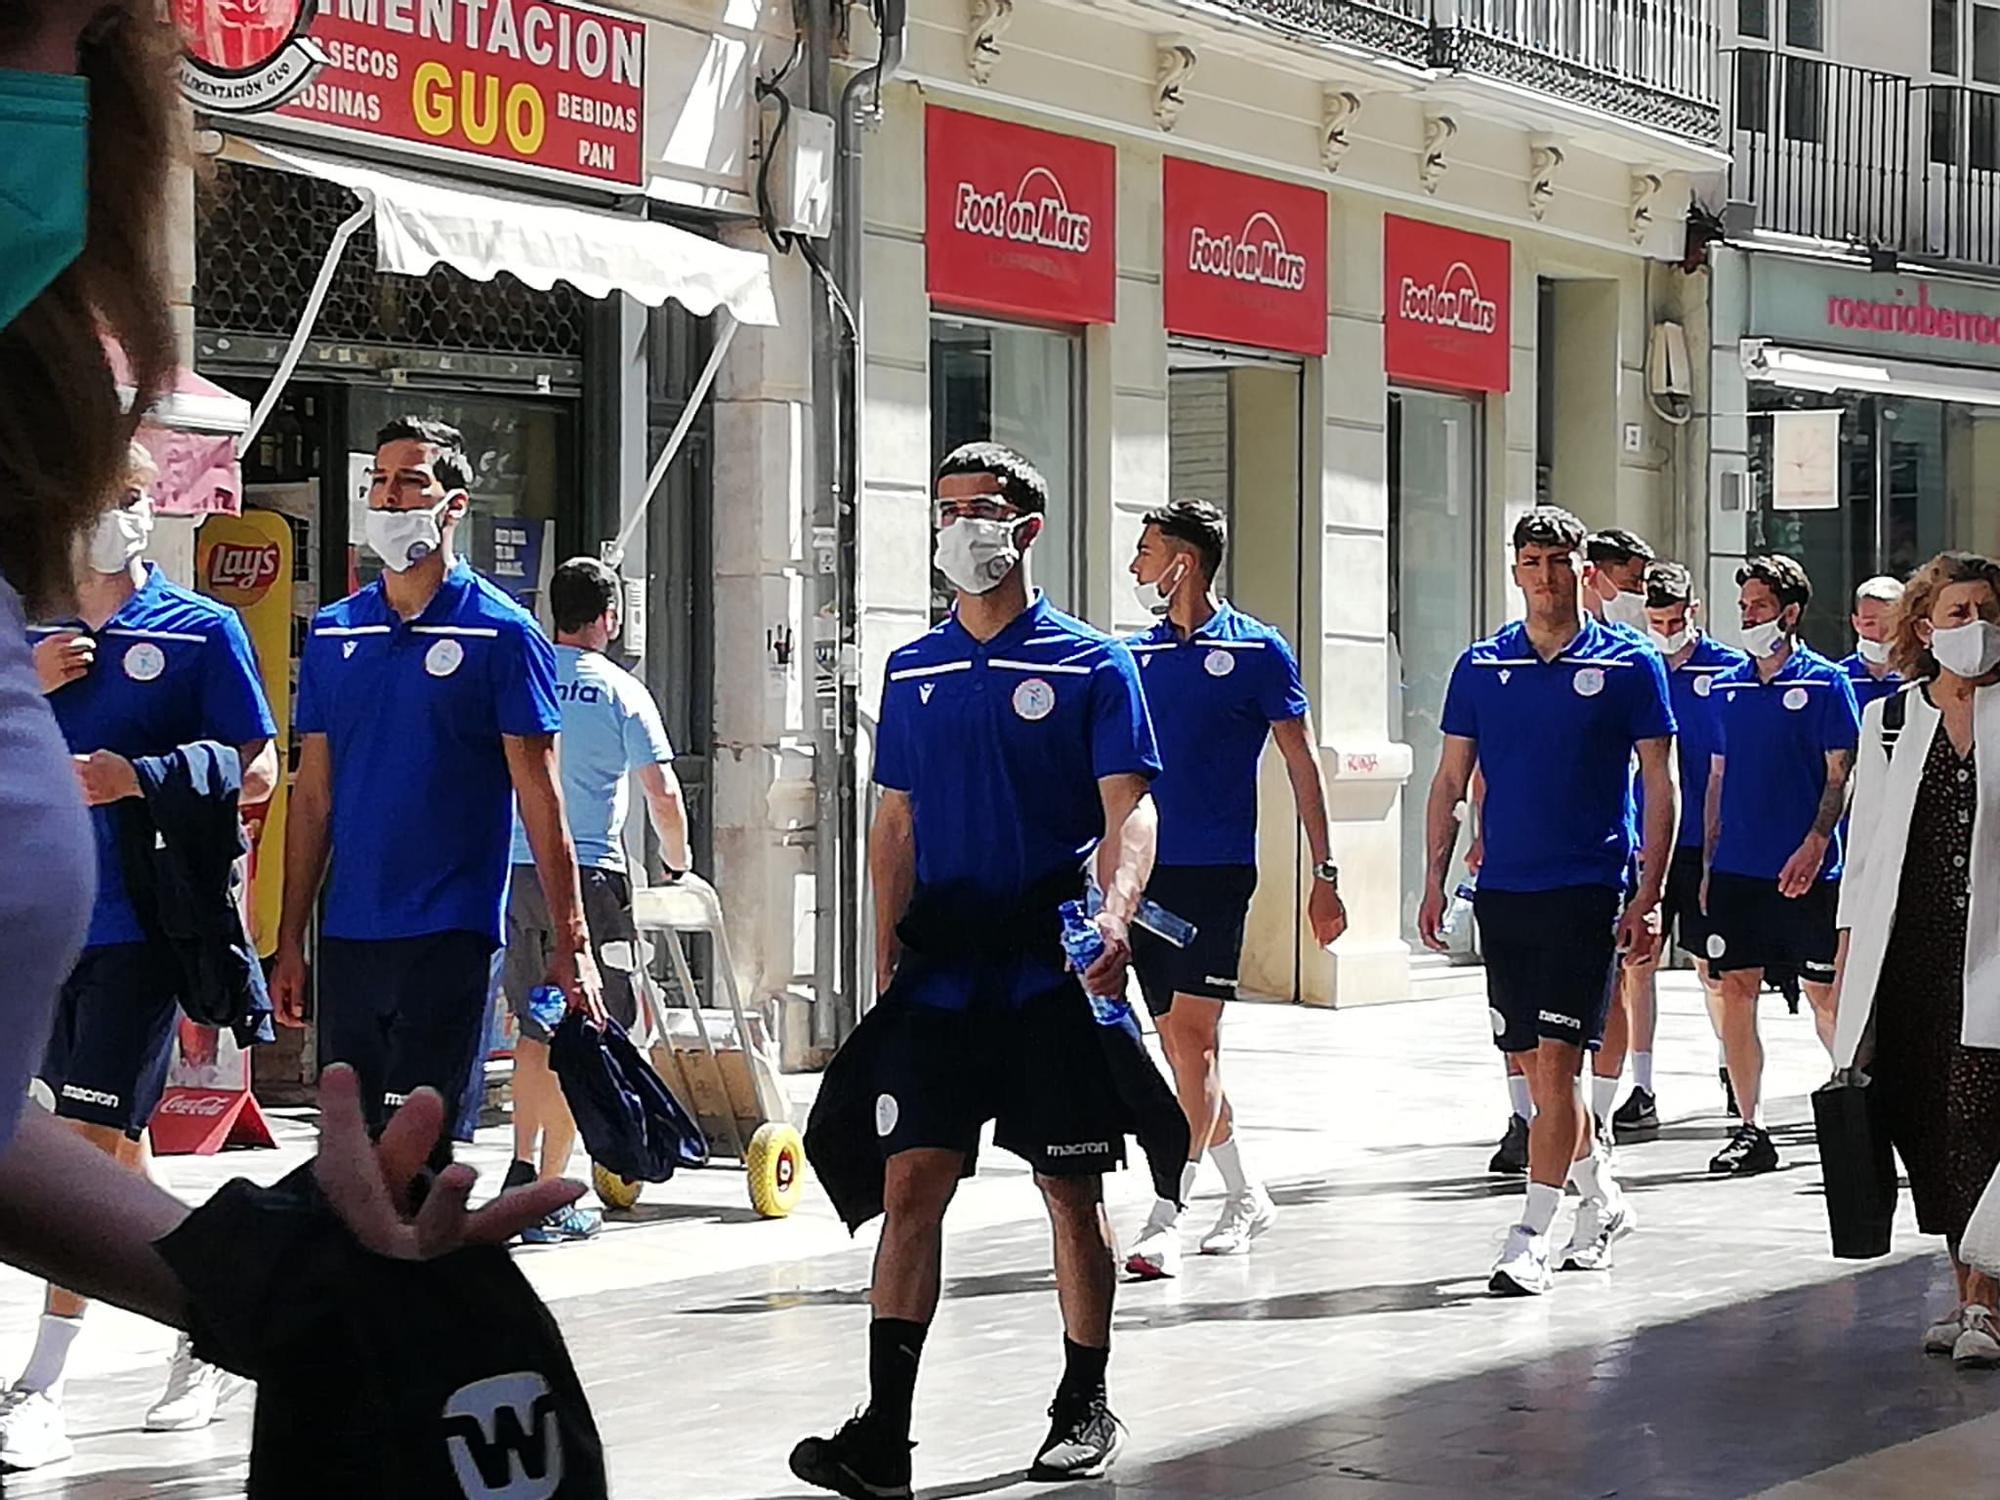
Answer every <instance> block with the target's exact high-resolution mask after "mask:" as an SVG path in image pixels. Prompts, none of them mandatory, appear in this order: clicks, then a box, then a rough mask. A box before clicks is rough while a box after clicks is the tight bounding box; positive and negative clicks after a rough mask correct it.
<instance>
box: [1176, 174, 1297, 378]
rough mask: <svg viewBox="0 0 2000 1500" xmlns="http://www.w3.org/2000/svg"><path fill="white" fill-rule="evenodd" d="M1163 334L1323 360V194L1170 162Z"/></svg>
mask: <svg viewBox="0 0 2000 1500" xmlns="http://www.w3.org/2000/svg"><path fill="white" fill-rule="evenodd" d="M1161 189H1162V194H1163V197H1164V204H1165V206H1164V208H1163V210H1162V214H1163V218H1164V222H1165V226H1166V242H1165V247H1164V248H1165V253H1166V276H1165V287H1164V291H1165V297H1166V317H1167V332H1169V333H1181V334H1188V335H1191V336H1192V337H1195V338H1204V339H1216V340H1219V341H1221V342H1223V343H1229V344H1247V345H1249V346H1250V347H1252V348H1256V349H1279V350H1283V351H1285V352H1286V353H1289V354H1324V353H1326V275H1327V263H1326V194H1325V193H1322V192H1320V191H1319V190H1318V189H1316V188H1308V187H1299V186H1295V185H1294V184H1291V183H1286V182H1273V181H1272V180H1271V179H1270V178H1268V177H1251V176H1249V175H1247V174H1245V173H1242V172H1229V171H1224V170H1223V169H1222V168H1220V167H1210V166H1204V165H1203V164H1202V163H1200V162H1194V161H1182V160H1180V159H1179V158H1178V157H1172V156H1170V157H1168V158H1167V159H1166V162H1165V164H1164V167H1163V172H1162V180H1161Z"/></svg>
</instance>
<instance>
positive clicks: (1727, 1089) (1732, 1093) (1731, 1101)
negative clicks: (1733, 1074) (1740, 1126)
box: [1715, 1068, 1743, 1120]
mask: <svg viewBox="0 0 2000 1500" xmlns="http://www.w3.org/2000/svg"><path fill="white" fill-rule="evenodd" d="M1715 1076H1716V1077H1717V1078H1720V1079H1721V1080H1722V1104H1723V1107H1724V1108H1725V1109H1727V1110H1728V1111H1729V1118H1730V1119H1732V1120H1740V1119H1742V1118H1743V1111H1742V1110H1741V1109H1740V1108H1738V1107H1737V1103H1736V1085H1735V1084H1734V1083H1731V1082H1730V1081H1729V1069H1727V1068H1717V1069H1716V1070H1715Z"/></svg>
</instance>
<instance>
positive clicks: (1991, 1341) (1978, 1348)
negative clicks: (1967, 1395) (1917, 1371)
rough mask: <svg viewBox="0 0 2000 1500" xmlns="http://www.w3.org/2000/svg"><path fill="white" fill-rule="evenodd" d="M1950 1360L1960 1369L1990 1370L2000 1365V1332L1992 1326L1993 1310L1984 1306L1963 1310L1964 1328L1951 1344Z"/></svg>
mask: <svg viewBox="0 0 2000 1500" xmlns="http://www.w3.org/2000/svg"><path fill="white" fill-rule="evenodd" d="M1951 1362H1952V1363H1953V1364H1955V1365H1957V1366H1958V1367H1959V1369H1961V1370H1991V1369H1993V1368H1994V1367H1995V1366H2000V1334H1996V1332H1995V1330H1994V1326H1993V1311H1992V1309H1991V1308H1986V1307H1968V1308H1967V1309H1966V1310H1965V1328H1964V1330H1963V1331H1962V1332H1961V1333H1960V1334H1959V1336H1958V1342H1957V1343H1955V1344H1953V1345H1952V1346H1951Z"/></svg>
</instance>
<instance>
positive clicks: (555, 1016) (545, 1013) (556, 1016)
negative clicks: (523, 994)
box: [528, 984, 569, 1036]
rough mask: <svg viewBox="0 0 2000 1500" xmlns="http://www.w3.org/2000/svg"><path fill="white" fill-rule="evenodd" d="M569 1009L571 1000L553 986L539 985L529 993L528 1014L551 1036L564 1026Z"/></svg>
mask: <svg viewBox="0 0 2000 1500" xmlns="http://www.w3.org/2000/svg"><path fill="white" fill-rule="evenodd" d="M568 1009H569V998H568V997H567V996H566V995H564V994H563V992H562V990H561V989H559V988H558V987H557V986H555V985H553V984H538V985H536V986H535V987H534V988H533V989H532V990H529V991H528V1014H529V1015H530V1016H532V1017H533V1018H534V1021H535V1024H536V1025H537V1026H539V1027H541V1028H542V1030H543V1031H545V1032H547V1033H549V1034H550V1035H551V1036H553V1035H554V1034H555V1029H556V1028H557V1027H558V1026H560V1025H562V1018H563V1012H564V1011H566V1010H568Z"/></svg>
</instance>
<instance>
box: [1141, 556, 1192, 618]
mask: <svg viewBox="0 0 2000 1500" xmlns="http://www.w3.org/2000/svg"><path fill="white" fill-rule="evenodd" d="M1185 582H1187V570H1186V569H1185V568H1183V569H1182V570H1181V571H1180V573H1178V574H1176V575H1169V574H1167V573H1162V574H1161V575H1160V576H1159V577H1158V578H1156V579H1154V580H1153V582H1151V583H1142V582H1140V581H1139V580H1138V579H1136V578H1135V579H1133V580H1132V597H1133V598H1135V599H1137V600H1138V601H1139V608H1141V609H1143V610H1144V611H1146V613H1147V614H1149V615H1152V616H1153V617H1154V618H1156V619H1157V618H1160V617H1162V616H1164V615H1165V614H1166V612H1167V611H1168V610H1169V609H1171V608H1172V607H1173V602H1174V591H1175V590H1176V589H1178V588H1179V587H1180V586H1181V585H1182V584H1183V583H1185Z"/></svg>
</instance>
